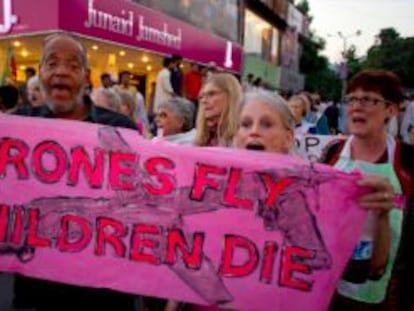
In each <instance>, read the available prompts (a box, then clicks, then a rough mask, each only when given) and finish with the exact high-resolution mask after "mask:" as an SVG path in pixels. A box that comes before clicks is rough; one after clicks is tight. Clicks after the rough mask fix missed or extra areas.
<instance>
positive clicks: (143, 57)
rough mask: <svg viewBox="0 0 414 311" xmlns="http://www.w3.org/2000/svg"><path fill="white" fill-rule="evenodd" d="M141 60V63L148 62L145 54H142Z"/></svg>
mask: <svg viewBox="0 0 414 311" xmlns="http://www.w3.org/2000/svg"><path fill="white" fill-rule="evenodd" d="M141 60H142V62H143V63H148V62H149V58H148V56H146V55H144V56H142V58H141Z"/></svg>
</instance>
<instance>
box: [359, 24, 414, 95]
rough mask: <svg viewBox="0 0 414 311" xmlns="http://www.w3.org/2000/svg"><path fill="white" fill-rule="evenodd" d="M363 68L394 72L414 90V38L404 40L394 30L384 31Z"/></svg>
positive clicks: (370, 50) (371, 49)
mask: <svg viewBox="0 0 414 311" xmlns="http://www.w3.org/2000/svg"><path fill="white" fill-rule="evenodd" d="M362 68H364V69H385V70H391V71H394V72H395V73H396V74H397V75H398V76H399V77H400V79H401V82H402V84H403V85H404V86H405V87H409V88H413V87H414V37H410V38H402V37H400V35H399V33H398V32H397V31H396V30H395V29H394V28H385V29H382V30H381V31H380V32H379V34H378V35H377V40H376V43H375V44H374V45H373V46H372V47H371V48H370V49H369V50H368V54H367V57H366V60H365V61H364V62H363V63H362Z"/></svg>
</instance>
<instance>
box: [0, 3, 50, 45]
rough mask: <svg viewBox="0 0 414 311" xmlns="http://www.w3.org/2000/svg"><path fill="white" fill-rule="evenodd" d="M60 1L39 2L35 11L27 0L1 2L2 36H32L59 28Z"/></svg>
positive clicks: (0, 28)
mask: <svg viewBox="0 0 414 311" xmlns="http://www.w3.org/2000/svg"><path fill="white" fill-rule="evenodd" d="M57 6H58V0H42V1H37V2H36V5H35V8H36V10H35V11H34V9H33V7H32V5H29V4H28V1H27V0H0V35H1V36H2V37H6V36H13V35H18V34H31V33H37V32H39V31H51V30H56V29H57V28H58V23H57V18H58V10H57Z"/></svg>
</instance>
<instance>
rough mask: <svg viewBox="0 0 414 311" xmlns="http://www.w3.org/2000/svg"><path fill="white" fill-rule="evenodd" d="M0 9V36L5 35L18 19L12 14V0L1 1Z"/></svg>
mask: <svg viewBox="0 0 414 311" xmlns="http://www.w3.org/2000/svg"><path fill="white" fill-rule="evenodd" d="M2 9H3V10H2V11H3V14H2V16H3V19H1V18H0V21H2V23H1V24H0V34H7V33H9V32H10V31H11V29H12V27H13V25H14V24H16V23H17V21H18V17H17V16H16V15H14V14H13V8H12V0H3V5H2ZM2 11H0V16H1V12H2Z"/></svg>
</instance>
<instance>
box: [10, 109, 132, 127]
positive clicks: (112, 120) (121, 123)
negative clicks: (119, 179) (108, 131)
mask: <svg viewBox="0 0 414 311" xmlns="http://www.w3.org/2000/svg"><path fill="white" fill-rule="evenodd" d="M14 114H17V115H21V116H28V117H40V118H50V119H53V118H56V116H55V114H54V113H53V112H52V111H51V110H50V109H49V108H48V107H47V106H45V105H44V106H41V107H35V108H32V107H23V108H20V109H19V110H17V111H16V112H15V113H14ZM82 121H84V122H90V123H99V124H104V125H112V126H116V127H124V128H129V129H135V130H136V129H137V126H136V124H135V123H134V122H133V121H132V120H131V119H130V118H128V117H127V116H124V115H122V114H119V113H116V112H113V111H111V110H108V109H105V108H102V107H98V106H95V105H91V107H90V110H89V113H88V115H87V116H86V118H85V119H84V120H82Z"/></svg>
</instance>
